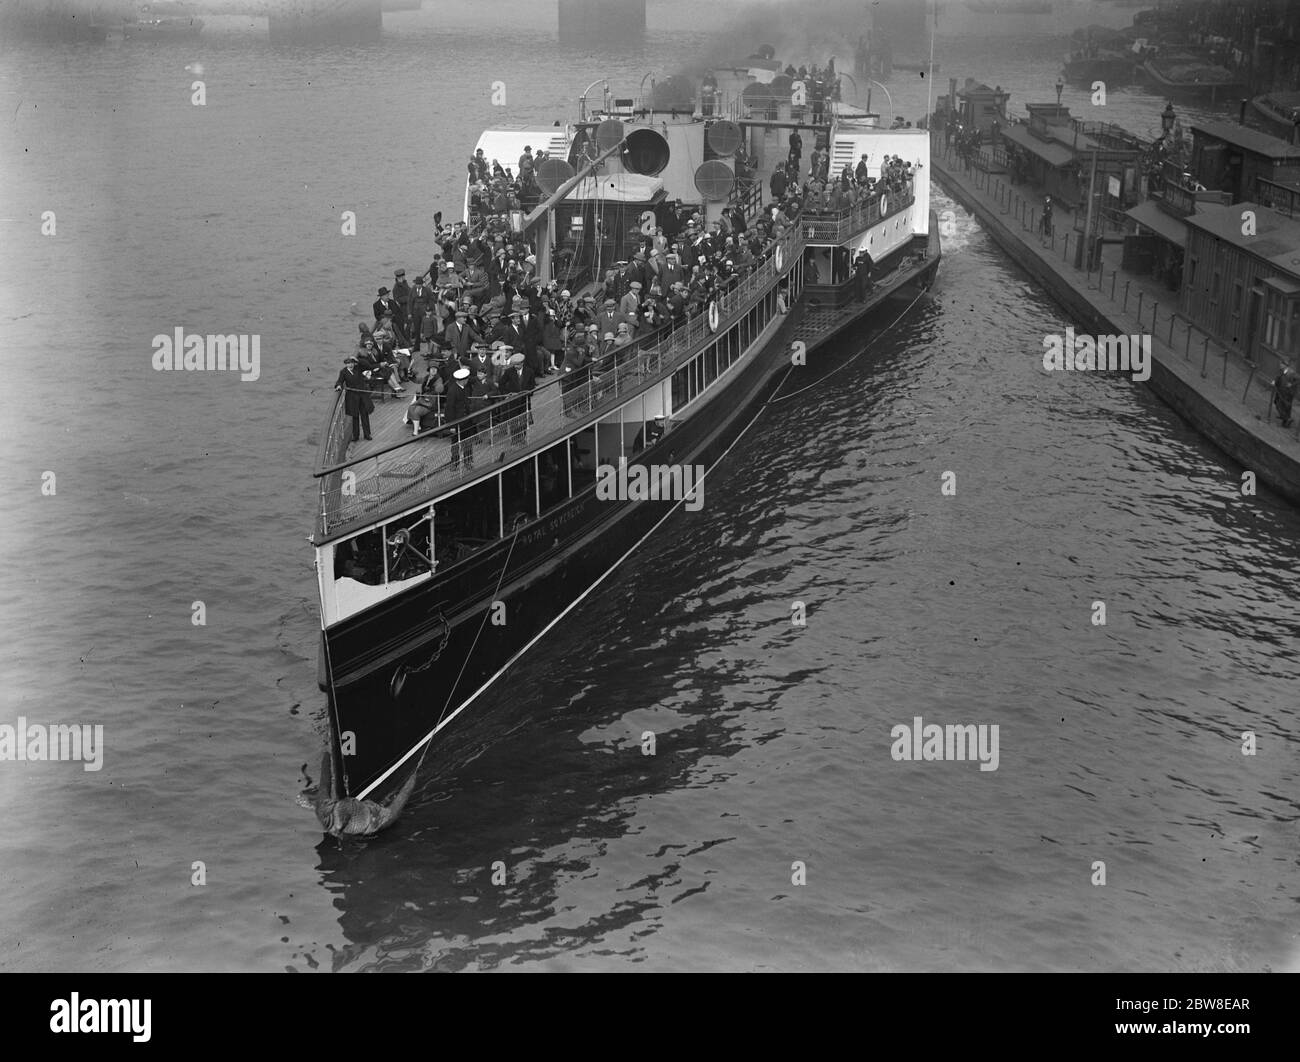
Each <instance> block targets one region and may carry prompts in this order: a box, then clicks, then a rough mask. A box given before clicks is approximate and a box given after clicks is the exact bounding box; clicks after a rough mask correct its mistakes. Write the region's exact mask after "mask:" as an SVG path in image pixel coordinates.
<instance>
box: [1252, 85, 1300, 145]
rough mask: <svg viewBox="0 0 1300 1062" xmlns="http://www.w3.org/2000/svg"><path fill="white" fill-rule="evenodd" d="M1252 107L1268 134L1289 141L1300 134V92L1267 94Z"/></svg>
mask: <svg viewBox="0 0 1300 1062" xmlns="http://www.w3.org/2000/svg"><path fill="white" fill-rule="evenodd" d="M1250 106H1251V110H1252V111H1253V112H1254V114H1255V117H1256V120H1257V121H1258V122H1259V124H1260V125H1262V126H1263V127H1264V131H1265V132H1266V133H1269V134H1270V135H1272V136H1276V137H1281V138H1282V139H1283V140H1287V141H1294V139H1295V137H1296V136H1297V135H1298V134H1300V92H1267V93H1264V94H1263V95H1261V96H1256V97H1255V98H1254V99H1252V100H1251V101H1250Z"/></svg>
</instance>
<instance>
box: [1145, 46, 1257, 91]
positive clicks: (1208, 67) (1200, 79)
mask: <svg viewBox="0 0 1300 1062" xmlns="http://www.w3.org/2000/svg"><path fill="white" fill-rule="evenodd" d="M1140 69H1141V70H1142V72H1143V74H1144V75H1145V77H1146V80H1147V81H1149V82H1150V83H1151V84H1152V85H1155V86H1158V87H1159V88H1160V90H1161V91H1162V92H1165V93H1168V94H1169V95H1174V96H1181V97H1196V98H1203V99H1208V100H1210V102H1212V103H1213V102H1216V101H1220V100H1224V99H1228V98H1230V97H1232V96H1233V95H1240V94H1241V93H1243V92H1244V91H1245V89H1246V84H1245V82H1244V81H1243V80H1242V79H1241V78H1240V76H1238V75H1237V74H1234V73H1233V72H1232V71H1231V70H1229V69H1228V68H1227V67H1225V66H1222V65H1220V64H1218V63H1212V62H1209V61H1207V60H1205V59H1203V58H1201V57H1199V56H1196V55H1193V54H1191V53H1186V52H1168V53H1165V54H1162V55H1155V56H1150V57H1149V58H1147V59H1146V60H1145V61H1144V62H1143V63H1142V64H1141V67H1140Z"/></svg>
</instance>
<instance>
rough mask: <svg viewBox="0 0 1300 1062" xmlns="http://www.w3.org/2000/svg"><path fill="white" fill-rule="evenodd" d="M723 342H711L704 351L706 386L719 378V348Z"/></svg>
mask: <svg viewBox="0 0 1300 1062" xmlns="http://www.w3.org/2000/svg"><path fill="white" fill-rule="evenodd" d="M720 346H721V343H710V344H709V345H708V347H707V348H705V351H704V386H705V387H708V386H709V384H711V383H713V381H714V380H716V379H717V378H718V348H719V347H720Z"/></svg>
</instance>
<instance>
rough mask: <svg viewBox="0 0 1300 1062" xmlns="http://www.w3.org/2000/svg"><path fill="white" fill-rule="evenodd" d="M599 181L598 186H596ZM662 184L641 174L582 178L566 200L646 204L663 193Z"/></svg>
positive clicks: (617, 174) (608, 174)
mask: <svg viewBox="0 0 1300 1062" xmlns="http://www.w3.org/2000/svg"><path fill="white" fill-rule="evenodd" d="M597 181H599V184H597ZM663 188H664V182H663V181H662V180H661V179H660V178H658V177H647V176H646V175H645V174H643V173H606V174H602V175H601V176H600V177H599V178H596V177H594V176H593V177H584V178H583V179H582V180H581V181H579V182H578V183H577V185H575V186H574V188H573V191H571V192H570V193H569V194H568V196H566V198H568V199H603V200H605V202H607V203H648V202H649V201H650V200H652V199H653V198H654V197H655V196H656V195H658V194H659V193H660V192H662V191H663Z"/></svg>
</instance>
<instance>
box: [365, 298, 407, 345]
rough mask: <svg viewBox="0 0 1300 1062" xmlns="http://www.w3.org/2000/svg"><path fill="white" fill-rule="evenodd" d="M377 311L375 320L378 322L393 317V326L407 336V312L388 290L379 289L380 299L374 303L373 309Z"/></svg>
mask: <svg viewBox="0 0 1300 1062" xmlns="http://www.w3.org/2000/svg"><path fill="white" fill-rule="evenodd" d="M371 309H373V310H374V311H375V320H376V321H378V320H379V319H380V318H383V317H391V318H392V319H393V324H395V325H397V327H398V328H400V329H401V330H402V332H403V334H405V332H406V312H405V311H404V310H403V309H402V307H401V305H400V304H399V303H398V301H397V300H396V299H394V298H393V297H392V296H391V295H389V293H388V289H387V288H380V289H379V298H377V299H376V300H375V301H374V305H373V306H372V307H371Z"/></svg>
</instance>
